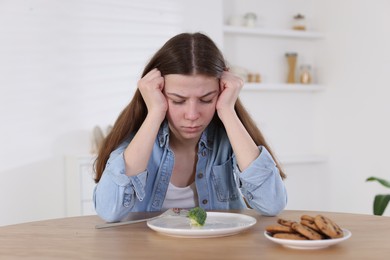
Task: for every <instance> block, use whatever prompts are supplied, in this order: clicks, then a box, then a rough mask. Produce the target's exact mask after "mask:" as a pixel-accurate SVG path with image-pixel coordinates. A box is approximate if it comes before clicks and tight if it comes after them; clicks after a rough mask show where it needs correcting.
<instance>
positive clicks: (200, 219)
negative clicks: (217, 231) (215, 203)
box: [188, 207, 207, 227]
mask: <svg viewBox="0 0 390 260" xmlns="http://www.w3.org/2000/svg"><path fill="white" fill-rule="evenodd" d="M188 218H189V219H190V222H191V225H192V226H197V227H199V226H203V225H204V223H205V222H206V218H207V213H206V211H205V210H204V209H202V208H200V207H196V208H193V209H191V210H190V211H188Z"/></svg>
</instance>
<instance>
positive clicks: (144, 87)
mask: <svg viewBox="0 0 390 260" xmlns="http://www.w3.org/2000/svg"><path fill="white" fill-rule="evenodd" d="M163 88H164V77H162V76H161V72H160V71H159V70H158V69H156V68H155V69H152V70H151V71H149V72H148V73H147V74H146V75H145V76H144V77H143V78H142V79H140V80H139V81H138V89H139V91H140V92H141V95H142V97H143V99H144V101H145V104H146V107H147V108H148V115H149V116H156V117H157V118H159V119H160V120H161V122H162V121H163V120H164V118H165V115H166V112H167V110H168V103H167V100H166V98H165V96H164V94H163V92H162V90H163Z"/></svg>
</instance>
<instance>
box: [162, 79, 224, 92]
mask: <svg viewBox="0 0 390 260" xmlns="http://www.w3.org/2000/svg"><path fill="white" fill-rule="evenodd" d="M164 79H165V85H164V89H165V92H169V93H175V94H179V95H183V96H189V95H199V96H201V95H203V94H205V93H207V92H210V91H215V90H218V89H219V80H218V79H217V78H214V77H209V76H203V75H189V76H188V75H180V74H169V75H166V76H164Z"/></svg>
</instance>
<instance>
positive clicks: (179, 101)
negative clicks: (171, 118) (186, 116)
mask: <svg viewBox="0 0 390 260" xmlns="http://www.w3.org/2000/svg"><path fill="white" fill-rule="evenodd" d="M184 102H185V101H184V100H172V103H173V104H176V105H180V104H184Z"/></svg>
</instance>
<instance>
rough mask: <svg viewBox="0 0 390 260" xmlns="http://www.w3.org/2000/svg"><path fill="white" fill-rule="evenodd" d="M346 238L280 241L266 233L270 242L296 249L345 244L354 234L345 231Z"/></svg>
mask: <svg viewBox="0 0 390 260" xmlns="http://www.w3.org/2000/svg"><path fill="white" fill-rule="evenodd" d="M343 231H344V236H343V237H341V238H333V239H323V240H292V239H280V238H274V237H272V236H271V235H270V234H268V232H267V231H264V235H265V237H266V238H268V239H269V240H271V241H273V242H275V243H278V244H281V245H283V246H285V247H290V248H294V249H321V248H326V247H329V246H331V245H335V244H338V243H340V242H343V241H345V240H347V239H348V238H350V237H351V235H352V233H351V232H350V231H349V230H347V229H344V228H343Z"/></svg>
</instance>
